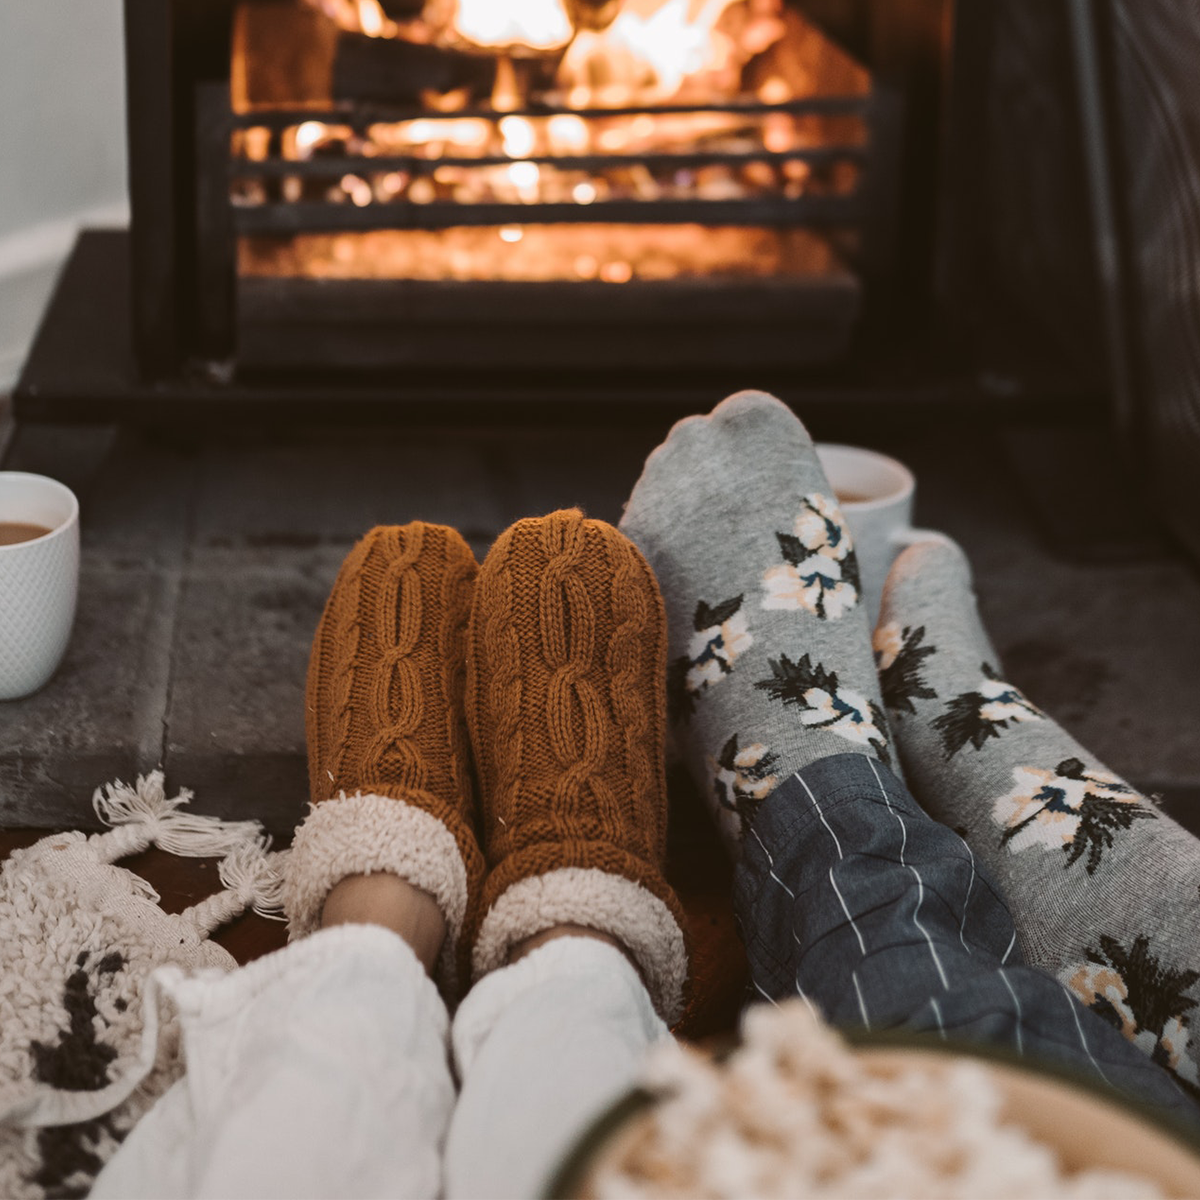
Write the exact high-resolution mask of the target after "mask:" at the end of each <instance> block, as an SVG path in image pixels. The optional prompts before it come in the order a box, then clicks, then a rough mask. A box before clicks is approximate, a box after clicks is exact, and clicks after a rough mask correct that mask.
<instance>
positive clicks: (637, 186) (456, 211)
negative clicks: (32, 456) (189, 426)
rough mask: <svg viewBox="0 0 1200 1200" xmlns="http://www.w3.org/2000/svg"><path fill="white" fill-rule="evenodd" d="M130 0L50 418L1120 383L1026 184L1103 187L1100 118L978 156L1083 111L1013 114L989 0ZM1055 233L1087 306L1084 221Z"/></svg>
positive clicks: (24, 391)
mask: <svg viewBox="0 0 1200 1200" xmlns="http://www.w3.org/2000/svg"><path fill="white" fill-rule="evenodd" d="M124 2H125V10H126V43H127V45H126V58H127V74H128V134H129V165H130V198H131V211H132V223H131V228H130V230H129V231H128V233H127V234H117V233H112V234H100V233H85V235H84V237H83V238H82V239H81V241H80V243H79V245H78V247H77V249H76V253H75V255H74V256H73V258H72V260H71V261H70V263H69V264H68V266H67V269H66V271H65V273H64V275H63V278H62V280H61V283H60V287H59V289H58V292H57V294H56V296H55V299H54V301H53V302H52V305H51V308H50V310H49V311H48V313H47V316H46V318H45V321H44V323H43V328H42V332H41V335H40V336H39V340H38V342H37V344H36V345H35V348H34V352H33V354H32V355H31V357H30V360H29V362H28V363H27V367H26V371H25V373H24V375H23V378H22V381H21V383H20V385H19V387H18V391H17V403H18V411H19V412H21V413H22V414H23V415H25V416H26V417H30V418H38V419H55V420H73V419H89V420H93V419H110V418H112V417H114V416H115V417H121V418H137V419H142V420H149V421H153V422H168V423H170V422H175V421H181V420H182V421H190V420H193V419H195V417H196V416H197V415H202V416H204V417H205V418H206V419H207V418H209V417H212V416H213V415H220V416H221V417H225V416H229V417H231V418H237V419H242V418H244V417H245V416H246V414H247V412H248V411H250V410H258V411H259V413H260V414H266V415H268V417H269V418H270V419H273V416H274V414H277V413H279V412H287V414H288V415H289V418H292V417H295V416H297V415H299V414H306V415H310V416H315V417H318V418H320V419H325V418H327V417H329V416H330V415H333V416H336V417H337V418H338V419H350V418H351V417H358V416H363V415H367V416H369V417H370V418H371V419H376V418H378V417H379V416H381V415H383V416H385V419H390V418H391V415H392V414H395V413H401V412H403V413H405V414H411V413H413V412H414V411H415V410H416V409H418V408H422V407H425V408H435V409H437V411H438V412H444V411H446V409H445V406H446V405H447V404H448V403H452V404H455V405H459V406H461V407H463V408H471V407H477V406H479V405H484V406H489V405H494V404H495V403H496V402H500V403H502V404H503V405H505V406H506V411H509V410H511V409H512V408H513V406H516V405H518V404H520V405H524V406H526V407H529V408H531V409H535V410H538V411H548V410H555V411H564V410H567V409H573V410H575V411H580V412H594V411H595V406H596V405H600V404H603V405H607V406H609V408H610V409H611V410H612V411H614V412H615V411H617V410H618V409H620V408H621V407H622V406H624V407H625V408H626V409H628V410H629V411H642V410H644V409H647V408H651V407H655V406H657V409H659V410H663V409H666V408H673V409H675V410H677V411H686V410H688V409H691V408H694V407H696V406H697V405H699V404H705V403H708V402H710V401H711V399H712V397H713V396H714V395H717V394H719V393H720V392H722V391H728V390H733V389H735V388H738V387H743V386H748V385H753V386H759V387H765V388H770V389H773V390H775V391H777V392H778V393H780V394H781V395H783V396H785V398H789V399H796V400H800V399H801V398H802V399H803V403H804V406H805V412H806V415H807V416H808V417H809V418H810V419H813V418H816V419H817V421H818V424H820V425H821V428H822V431H823V432H825V433H827V434H828V433H836V432H837V428H836V425H837V421H835V420H833V419H831V420H830V421H829V422H826V423H822V422H821V418H820V413H821V412H822V411H827V412H828V413H829V414H831V415H832V416H836V417H837V418H838V419H840V418H845V420H843V421H841V425H842V428H843V430H844V429H845V427H846V426H847V425H853V424H854V423H855V422H857V421H858V420H860V419H862V418H863V417H865V416H866V415H867V414H873V415H875V416H879V415H885V416H886V415H888V414H898V413H904V414H909V415H911V413H912V412H913V411H914V410H915V409H926V410H929V409H933V410H937V411H939V412H941V411H945V412H948V413H951V414H958V415H965V416H967V417H970V418H974V416H975V415H976V414H978V413H981V412H985V411H988V410H989V409H992V408H994V407H995V406H1001V407H1003V408H1004V409H1005V411H1006V412H1010V413H1015V412H1016V411H1017V410H1019V409H1022V408H1024V409H1026V410H1027V411H1034V412H1037V413H1038V415H1039V416H1045V415H1048V414H1055V415H1057V416H1062V415H1064V414H1068V413H1072V412H1073V413H1076V414H1078V413H1079V412H1081V411H1084V410H1087V411H1090V412H1095V411H1097V410H1098V409H1099V410H1101V411H1102V409H1103V389H1104V380H1103V379H1102V378H1100V377H1099V373H1098V372H1097V370H1096V369H1095V355H1094V353H1092V352H1091V351H1090V350H1089V348H1088V345H1087V344H1086V339H1074V332H1075V331H1074V330H1073V329H1060V328H1055V327H1054V326H1055V325H1056V324H1062V322H1061V321H1060V319H1059V314H1060V313H1061V311H1063V309H1062V306H1061V305H1055V304H1054V303H1053V302H1052V298H1053V297H1054V296H1055V295H1056V294H1057V293H1058V292H1060V291H1065V290H1066V288H1065V285H1064V287H1062V288H1056V278H1051V277H1050V276H1048V275H1043V276H1042V277H1041V278H1038V279H1037V281H1036V283H1035V284H1033V285H1032V286H1030V285H1029V281H1028V280H1027V279H1024V278H1020V277H1019V272H1018V271H1016V270H1014V269H1013V267H1014V264H1016V265H1019V264H1020V263H1021V261H1022V260H1021V259H1019V258H1018V257H1016V256H1015V255H1014V253H1013V244H1014V243H1015V242H1018V241H1020V239H1022V238H1023V237H1024V236H1025V235H1026V233H1027V232H1028V228H1029V223H1028V221H1027V220H1026V213H1025V207H1023V206H1027V202H1028V197H1029V194H1030V191H1031V190H1032V191H1033V192H1035V193H1036V195H1037V197H1038V198H1039V200H1040V199H1042V198H1044V197H1045V196H1048V195H1054V196H1055V198H1056V204H1057V206H1058V207H1057V209H1056V211H1057V212H1069V211H1075V212H1078V211H1081V210H1082V209H1086V195H1085V194H1084V188H1083V182H1082V180H1083V171H1082V165H1081V164H1082V154H1081V152H1079V150H1078V143H1079V142H1080V137H1079V135H1078V131H1077V129H1076V124H1075V123H1073V122H1072V121H1067V122H1065V123H1063V126H1062V129H1061V130H1059V129H1058V128H1053V129H1052V132H1054V133H1055V134H1058V133H1059V132H1061V133H1062V134H1063V138H1064V141H1063V143H1062V144H1061V145H1057V144H1056V145H1055V146H1054V147H1051V148H1046V147H1043V148H1042V149H1043V154H1044V157H1045V161H1046V163H1048V164H1053V165H1061V167H1062V171H1063V173H1062V175H1061V178H1060V179H1056V180H1053V181H1051V182H1052V183H1053V187H1051V186H1049V185H1048V182H1047V179H1046V178H1040V177H1039V178H1038V179H1036V180H1035V181H1034V182H1033V185H1032V188H1031V187H1028V186H1026V184H1027V183H1028V182H1029V180H1028V178H1027V177H1026V176H1025V175H1023V174H1021V172H1020V171H1015V172H1014V171H1012V170H1007V174H1006V175H1005V177H1004V178H1003V179H1001V180H999V184H998V186H997V185H994V184H993V183H992V182H990V181H988V180H987V171H986V170H981V169H980V168H981V166H983V167H986V168H991V169H994V167H995V165H996V164H997V163H1016V164H1019V162H1020V159H1021V155H1022V154H1023V153H1024V152H1025V151H1024V150H1023V147H1025V146H1026V145H1027V144H1032V142H1031V139H1036V137H1037V136H1038V135H1039V133H1040V132H1041V130H1043V129H1049V128H1050V126H1049V124H1048V123H1047V122H1045V121H1038V119H1037V115H1036V113H1033V114H1027V113H1025V112H1022V111H1021V110H1020V109H1019V108H1013V109H1012V110H1011V112H1008V111H1006V112H1002V113H997V112H996V111H995V110H994V106H991V105H989V102H988V96H989V95H990V94H991V92H992V91H994V89H995V87H996V85H997V82H998V81H999V82H1004V83H1006V84H1007V85H1009V86H1012V82H1011V80H1010V79H1009V76H1011V75H1012V70H1013V51H1012V46H1011V45H1009V46H1007V48H1006V42H1005V38H1008V37H1009V32H1010V31H1006V29H1005V27H1004V24H1003V22H1001V21H998V19H997V17H996V15H995V14H996V9H995V6H993V5H991V4H988V5H983V4H980V5H964V6H955V5H954V4H953V0H488V2H487V3H484V2H483V0H124ZM1021 7H1022V10H1026V9H1028V11H1029V12H1030V13H1031V14H1032V13H1033V12H1034V10H1035V8H1036V9H1037V11H1038V12H1045V13H1047V14H1049V13H1050V12H1051V10H1050V9H1047V8H1045V6H1040V7H1039V6H1037V5H1033V4H1032V0H1028V2H1026V0H1023V3H1022V5H1021ZM543 9H544V10H545V12H546V13H548V14H549V18H548V19H549V20H550V21H551V22H553V21H554V20H555V19H557V20H559V22H560V24H559V26H558V27H557V29H556V28H553V27H551V28H550V31H549V32H548V33H543V32H540V31H539V30H538V29H536V28H533V27H531V26H530V25H529V24H528V22H529V21H530V20H534V19H535V18H536V17H537V12H538V11H539V10H543ZM1057 11H1058V10H1057V8H1055V9H1054V12H1057ZM480 14H482V17H483V20H482V23H479V16H480ZM530 14H532V16H531V15H530ZM1032 19H1033V18H1032V17H1031V20H1032ZM472 21H475V22H476V24H475V25H473V24H472ZM489 22H490V25H489ZM1020 32H1021V37H1020V38H1015V37H1014V38H1010V41H1011V42H1012V43H1013V44H1014V45H1016V46H1017V47H1018V50H1019V52H1020V53H1021V54H1026V53H1027V51H1028V46H1029V39H1028V38H1027V37H1026V31H1025V30H1023V29H1022V30H1021V31H1020ZM1060 49H1061V47H1060V46H1058V44H1057V43H1054V45H1053V46H1052V50H1053V53H1048V54H1046V55H1044V56H1043V57H1042V58H1041V59H1039V60H1038V61H1037V62H1036V63H1034V64H1033V69H1035V70H1036V72H1037V76H1036V78H1037V80H1038V83H1039V86H1042V87H1045V88H1048V89H1050V90H1055V89H1057V91H1058V92H1062V91H1066V92H1068V93H1069V91H1070V88H1071V86H1072V85H1071V83H1070V82H1069V63H1068V64H1067V67H1068V72H1067V73H1066V74H1063V75H1062V76H1061V78H1060V76H1059V74H1058V73H1059V72H1061V70H1062V67H1063V64H1062V62H1060V61H1057V60H1055V58H1054V55H1055V54H1057V53H1058V51H1059V50H1060ZM1068 107H1069V105H1068ZM1040 165H1041V164H1040V163H1039V166H1040ZM1081 197H1082V199H1081ZM1002 204H1003V205H1004V206H1005V208H1004V211H999V210H1000V206H1001V205H1002ZM1023 222H1024V223H1023ZM1054 238H1055V241H1054V244H1055V245H1056V247H1058V248H1059V259H1061V264H1062V268H1063V271H1065V272H1067V273H1068V274H1069V275H1070V279H1069V280H1068V281H1067V283H1068V284H1069V286H1070V289H1071V291H1072V293H1073V294H1081V295H1084V296H1086V295H1087V294H1088V293H1089V291H1092V290H1094V289H1093V288H1091V274H1092V267H1091V240H1090V239H1091V231H1090V229H1089V227H1088V226H1087V223H1086V221H1083V222H1081V221H1079V220H1072V221H1071V222H1069V223H1067V224H1066V225H1063V226H1061V227H1059V228H1057V229H1056V231H1055V234H1054ZM1057 265H1058V263H1057V262H1056V264H1055V266H1056V267H1057ZM1013 282H1015V283H1016V286H1017V289H1018V291H1020V289H1022V288H1023V289H1024V294H1017V295H1014V294H1013V291H1012V288H1011V287H1010V286H1009V285H1010V284H1011V283H1013ZM101 296H102V297H103V302H98V298H99V297H101ZM1088 317H1089V314H1088V313H1087V312H1083V317H1082V318H1081V319H1087V318H1088ZM1073 320H1074V318H1073ZM1075 323H1076V324H1078V321H1076V322H1075ZM981 330H982V331H984V332H983V333H982V334H981V333H980V331H981ZM1073 339H1074V340H1073ZM539 406H540V407H539Z"/></svg>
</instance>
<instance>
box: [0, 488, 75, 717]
mask: <svg viewBox="0 0 1200 1200" xmlns="http://www.w3.org/2000/svg"><path fill="white" fill-rule="evenodd" d="M0 522H17V523H20V524H28V525H41V526H44V527H45V528H46V529H48V530H49V533H44V534H42V535H41V536H40V537H35V538H32V539H30V540H29V541H24V542H14V543H11V544H10V545H7V546H0V700H16V699H17V698H19V697H21V696H28V695H29V694H30V693H31V692H36V691H37V690H38V688H40V687H41V686H42V685H43V684H44V683H45V682H46V681H47V680H48V679H49V678H50V676H51V675H53V674H54V672H55V671H56V670H57V669H58V664H59V663H60V662H62V657H63V654H64V653H66V649H67V642H68V641H69V640H70V637H71V626H72V625H73V624H74V621H75V599H76V596H77V594H78V591H79V501H78V500H76V498H75V493H74V492H72V491H71V489H70V488H69V487H67V486H66V485H65V484H61V483H59V482H58V481H57V480H56V479H47V478H46V476H44V475H30V474H27V473H26V472H24V471H0Z"/></svg>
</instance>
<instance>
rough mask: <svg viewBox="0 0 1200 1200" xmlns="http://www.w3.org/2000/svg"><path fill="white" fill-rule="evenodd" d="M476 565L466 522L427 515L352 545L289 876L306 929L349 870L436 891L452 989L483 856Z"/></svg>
mask: <svg viewBox="0 0 1200 1200" xmlns="http://www.w3.org/2000/svg"><path fill="white" fill-rule="evenodd" d="M477 573H478V566H477V564H476V562H475V558H474V556H473V555H472V553H471V551H470V548H469V547H468V546H467V544H466V543H465V542H464V541H463V540H462V538H461V537H460V536H459V534H458V533H457V532H455V531H454V530H453V529H448V528H445V527H443V526H438V525H426V524H424V523H422V522H419V521H414V522H412V523H411V524H409V525H404V526H380V527H377V528H375V529H373V530H371V532H370V533H368V534H367V536H366V537H365V538H363V540H362V541H361V542H359V543H358V545H357V546H355V548H354V549H353V550H352V551H351V552H350V554H349V555H348V556H347V558H346V561H345V563H343V565H342V569H341V571H340V572H339V574H338V578H337V580H336V582H335V583H334V586H333V591H332V592H331V593H330V596H329V600H328V602H327V604H326V606H325V612H324V615H323V616H322V618H321V622H320V624H319V625H318V627H317V632H316V636H315V637H314V639H313V650H312V656H311V658H310V660H309V671H308V689H307V727H308V756H309V783H310V788H311V798H312V802H313V804H314V806H317V807H315V808H314V810H313V813H312V814H311V815H310V816H309V817H308V819H307V820H306V821H305V823H304V825H303V826H302V827H301V829H300V831H299V832H298V833H297V845H299V846H301V847H303V851H304V852H303V853H302V854H298V855H296V856H294V860H293V862H292V863H291V864H290V866H289V871H290V872H291V874H292V878H290V879H289V880H288V883H287V887H286V889H285V891H286V895H287V896H288V897H289V898H290V901H289V903H288V905H287V911H288V915H289V919H290V920H291V923H292V933H293V936H299V935H301V934H303V933H304V932H307V931H308V930H310V929H311V928H313V927H314V925H315V924H317V923H319V918H320V908H321V905H323V904H324V896H325V895H326V894H327V893H328V890H329V889H330V888H331V887H333V886H334V885H335V884H337V883H338V882H339V881H340V880H342V879H344V878H346V877H347V876H348V875H355V874H370V873H372V872H376V871H390V872H392V873H393V874H395V875H398V876H400V877H401V878H403V879H407V880H408V881H409V882H410V883H413V884H414V885H415V886H417V887H422V888H424V889H425V890H427V891H431V892H432V893H433V894H434V896H435V898H436V899H437V901H438V904H439V907H440V908H441V909H442V915H443V917H445V919H446V922H447V926H448V929H449V931H450V936H449V937H448V939H447V945H446V948H445V951H444V954H443V962H442V965H441V971H440V976H441V978H440V981H441V982H442V983H443V985H444V986H445V987H446V989H447V990H448V991H449V992H451V993H453V992H455V991H456V990H457V986H458V983H459V980H460V978H461V970H460V968H461V967H462V966H464V965H465V959H464V945H463V943H462V942H461V940H460V934H461V930H462V928H463V925H464V922H465V920H466V915H465V914H466V913H467V911H468V910H469V909H470V907H471V904H472V903H473V901H474V900H475V899H476V898H477V897H478V894H479V890H480V887H481V883H482V877H483V869H484V868H483V859H482V856H481V854H480V851H479V846H478V843H477V842H476V839H475V833H474V820H473V812H474V805H473V796H472V790H471V782H470V769H469V765H468V762H467V737H466V731H465V728H464V721H463V686H464V660H463V650H464V640H465V634H466V622H467V619H468V616H469V612H470V603H471V596H472V594H473V590H474V581H475V576H476V574H477ZM358 795H362V796H365V797H367V798H369V799H370V801H371V805H372V806H373V807H372V809H371V819H370V820H365V819H363V814H362V813H361V812H360V811H359V809H360V808H361V806H362V802H359V803H358V804H357V805H356V804H352V803H350V801H349V799H347V797H355V796H358ZM334 797H337V800H336V801H335V802H334V803H332V804H330V803H329V802H330V800H331V798H334ZM388 801H400V802H401V803H400V804H398V805H397V806H396V812H395V814H394V819H393V818H392V817H389V816H388V815H387V813H386V810H380V808H379V806H380V805H381V804H382V805H386V804H387V802H388ZM326 805H327V806H328V807H327V808H322V806H326ZM411 810H417V812H418V813H423V814H425V815H426V816H427V817H429V818H432V820H433V823H432V824H431V823H430V822H429V821H428V820H417V819H415V818H416V813H413V812H412V811H411ZM447 835H448V836H447ZM447 849H449V850H450V852H451V853H452V854H454V853H455V851H456V852H457V858H459V859H461V863H459V862H454V863H452V864H449V869H448V870H447V871H435V870H434V868H433V866H431V863H434V861H435V860H436V859H437V858H438V856H439V855H443V854H444V853H445V852H446V851H447ZM301 876H303V877H302V878H301ZM431 880H432V881H433V882H432V883H431Z"/></svg>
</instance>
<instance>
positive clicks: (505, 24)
mask: <svg viewBox="0 0 1200 1200" xmlns="http://www.w3.org/2000/svg"><path fill="white" fill-rule="evenodd" d="M454 27H455V30H456V31H457V33H458V34H459V36H461V37H462V38H464V39H465V40H466V41H468V42H470V43H472V44H473V45H475V46H480V47H483V48H484V49H488V50H502V51H508V52H513V51H518V50H526V51H529V50H532V51H540V52H543V53H547V52H551V51H554V50H561V49H562V48H563V47H564V46H565V45H566V44H567V43H568V42H569V41H570V40H571V38H572V36H573V35H574V33H575V28H574V26H573V25H572V24H571V18H570V17H569V16H567V10H566V9H565V8H564V7H563V4H562V0H506V2H505V3H500V2H498V0H458V13H457V14H456V17H455V21H454Z"/></svg>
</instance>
